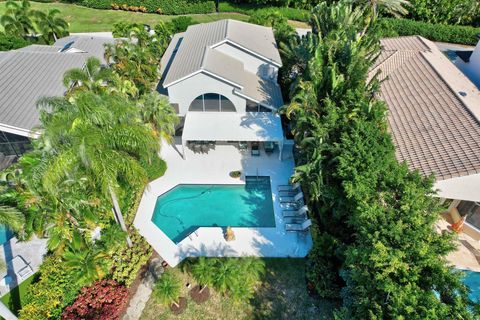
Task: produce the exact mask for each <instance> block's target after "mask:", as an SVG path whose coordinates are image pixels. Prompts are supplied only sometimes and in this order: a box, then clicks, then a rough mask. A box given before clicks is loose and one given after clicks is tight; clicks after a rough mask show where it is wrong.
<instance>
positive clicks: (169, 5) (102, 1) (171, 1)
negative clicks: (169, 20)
mask: <svg viewBox="0 0 480 320" xmlns="http://www.w3.org/2000/svg"><path fill="white" fill-rule="evenodd" d="M112 4H116V5H118V6H120V7H121V6H122V5H126V6H134V7H140V6H143V7H145V8H146V9H147V12H151V13H160V14H168V15H178V14H192V13H210V12H214V11H215V2H214V1H212V0H83V2H82V5H84V6H86V7H90V8H95V9H111V8H112Z"/></svg>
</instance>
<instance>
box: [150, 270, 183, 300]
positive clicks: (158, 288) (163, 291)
mask: <svg viewBox="0 0 480 320" xmlns="http://www.w3.org/2000/svg"><path fill="white" fill-rule="evenodd" d="M153 296H154V298H155V299H157V300H158V301H159V302H160V303H161V304H163V305H170V304H174V305H175V306H176V307H177V308H179V307H180V305H179V302H178V299H179V298H180V281H179V280H178V279H177V278H176V277H175V276H174V275H173V274H172V273H171V272H166V273H164V274H163V275H162V277H161V278H160V279H159V280H158V282H157V283H156V284H155V287H154V289H153Z"/></svg>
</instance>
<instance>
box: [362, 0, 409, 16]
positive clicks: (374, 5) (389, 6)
mask: <svg viewBox="0 0 480 320" xmlns="http://www.w3.org/2000/svg"><path fill="white" fill-rule="evenodd" d="M359 2H360V3H362V4H366V5H368V6H369V7H370V8H371V10H372V12H373V17H376V16H377V14H378V12H379V10H383V11H385V12H386V13H389V14H391V15H393V16H395V17H401V16H404V15H406V14H407V13H408V10H407V7H409V6H410V2H409V1H408V0H359Z"/></svg>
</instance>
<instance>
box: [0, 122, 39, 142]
mask: <svg viewBox="0 0 480 320" xmlns="http://www.w3.org/2000/svg"><path fill="white" fill-rule="evenodd" d="M0 131H4V132H8V133H12V134H16V135H18V136H22V137H26V138H34V139H37V138H38V137H39V136H40V134H38V133H34V132H33V131H32V130H27V129H23V128H19V127H14V126H10V125H8V124H4V123H0Z"/></svg>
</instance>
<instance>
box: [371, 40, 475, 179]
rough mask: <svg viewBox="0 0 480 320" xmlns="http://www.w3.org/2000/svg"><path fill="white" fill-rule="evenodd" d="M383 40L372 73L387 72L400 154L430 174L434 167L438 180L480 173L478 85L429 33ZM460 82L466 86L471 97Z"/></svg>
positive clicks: (386, 92)
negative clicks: (464, 95) (426, 36)
mask: <svg viewBox="0 0 480 320" xmlns="http://www.w3.org/2000/svg"><path fill="white" fill-rule="evenodd" d="M381 44H382V50H383V52H382V53H381V54H380V56H379V59H380V62H378V61H377V63H376V64H375V65H374V67H373V70H372V71H371V73H374V72H376V71H377V70H381V72H382V73H381V75H380V78H381V79H383V80H384V81H383V82H382V84H381V91H380V97H381V98H382V99H383V100H385V102H386V103H387V104H388V108H389V114H388V122H389V126H390V130H391V132H392V135H393V139H394V143H395V146H396V154H397V158H398V160H400V161H406V162H407V164H408V165H409V167H410V168H411V169H418V170H420V172H422V173H423V174H424V175H430V174H432V173H434V174H435V176H436V178H437V180H445V179H449V178H453V177H459V176H465V175H470V174H475V173H480V152H479V151H480V123H479V120H478V119H477V117H476V116H475V114H474V112H475V110H474V109H475V108H477V107H480V93H479V92H478V90H476V92H475V91H474V90H473V89H471V87H472V86H473V85H472V84H471V83H470V82H469V80H468V79H467V78H465V77H464V76H463V77H462V75H460V74H459V72H456V71H455V70H456V69H455V66H453V64H451V62H450V61H449V60H448V59H447V58H446V57H445V56H444V55H443V54H442V52H440V51H439V50H438V48H437V47H436V46H435V45H434V44H433V43H432V42H430V41H428V40H426V39H424V38H421V37H400V38H393V39H383V40H382V41H381ZM452 68H453V69H452ZM457 71H458V70H457ZM447 75H448V76H447ZM454 87H455V89H458V88H460V89H461V88H465V91H468V95H469V97H468V100H467V99H464V98H462V97H461V96H460V95H458V94H457V92H458V91H457V90H453V88H454ZM462 90H463V89H462ZM472 102H473V103H472Z"/></svg>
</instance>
